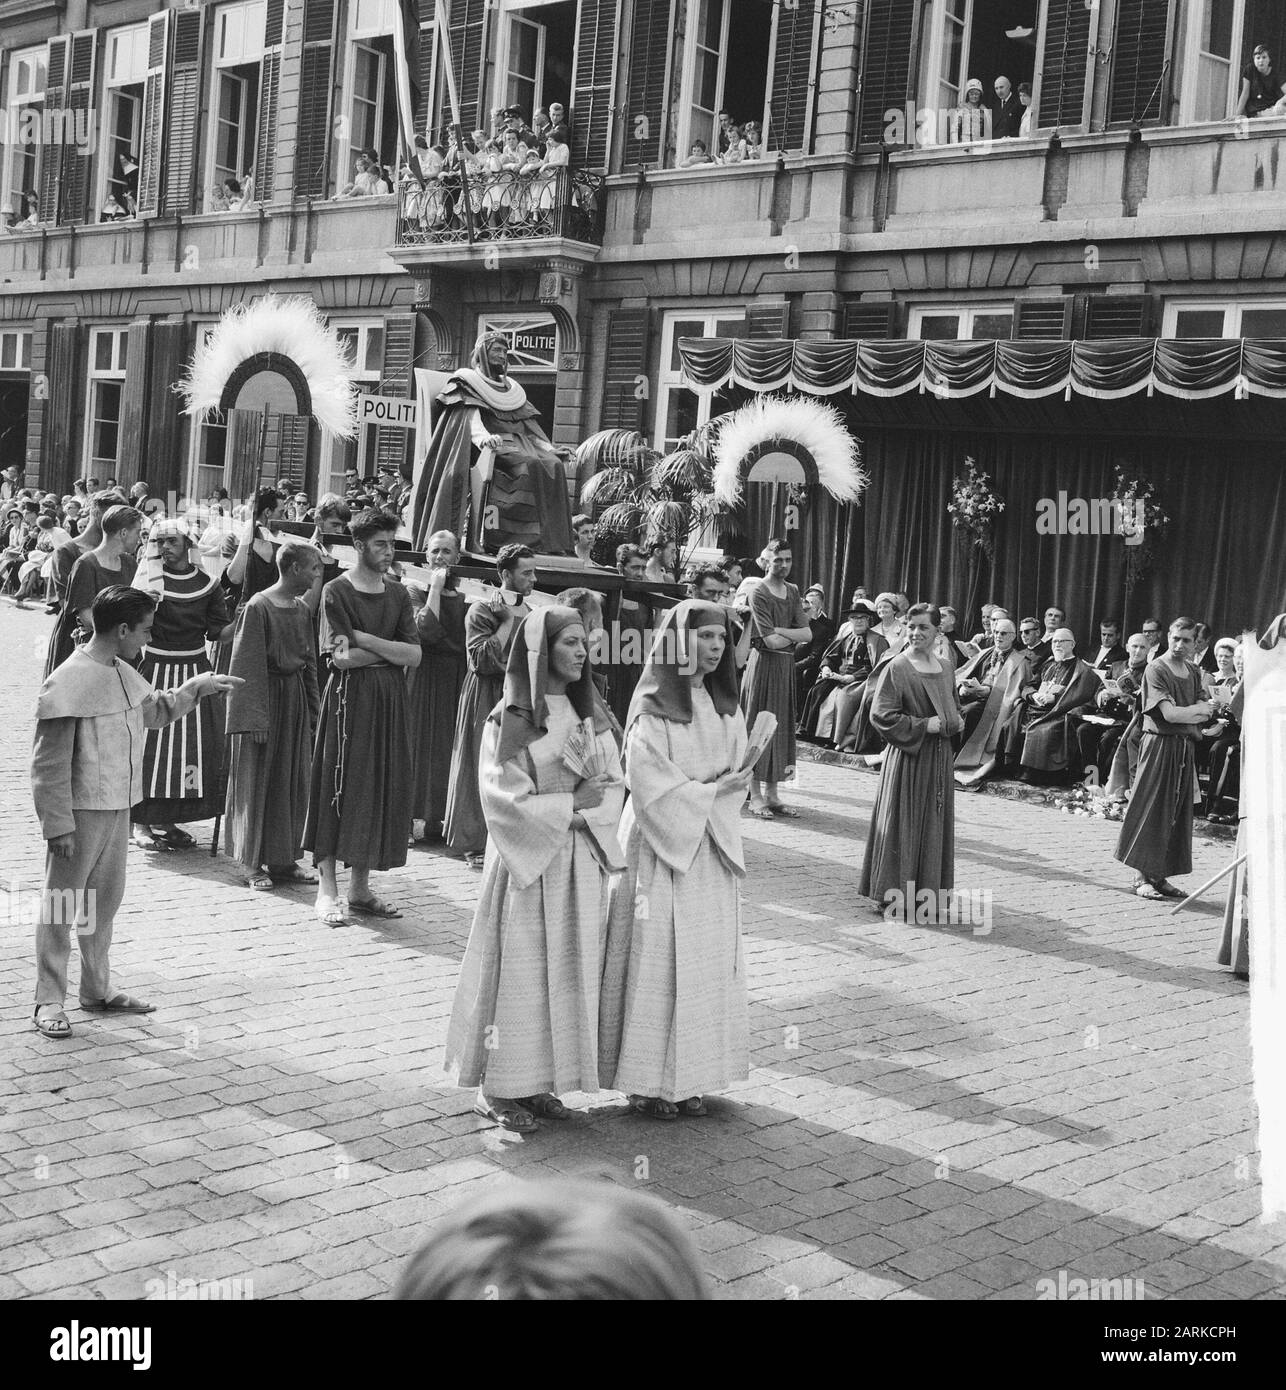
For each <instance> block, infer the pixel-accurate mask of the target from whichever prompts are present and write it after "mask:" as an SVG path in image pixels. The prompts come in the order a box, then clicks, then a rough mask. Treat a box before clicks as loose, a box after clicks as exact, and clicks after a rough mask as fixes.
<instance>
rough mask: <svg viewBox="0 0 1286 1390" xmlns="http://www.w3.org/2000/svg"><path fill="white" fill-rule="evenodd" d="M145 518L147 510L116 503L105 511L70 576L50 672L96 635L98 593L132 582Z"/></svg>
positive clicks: (54, 643)
mask: <svg viewBox="0 0 1286 1390" xmlns="http://www.w3.org/2000/svg"><path fill="white" fill-rule="evenodd" d="M143 520H144V518H143V513H142V512H136V511H135V510H134V508H133V507H123V506H113V507H108V509H107V510H106V511H105V512H104V513H103V517H102V520H101V522H100V523H99V532H100V534H99V541H98V544H97V545H96V546H95V547H94V548H93V550H89V551H86V552H85V554H83V555H82V556H81V557H80V558H79V559H78V560H77V561H76V563H75V564H74V565H73V566H72V570H71V575H70V577H69V578H68V580H67V597H66V599H65V600H64V602H63V611H62V612H61V613H60V614H59V615H58V622H57V624H56V625H55V627H54V635H53V638H52V639H51V647H50V653H49V660H50V661H51V662H53V666H49V667H47V668H46V672H45V674H46V675H48V674H50V673H51V672H52V671H53V669H54V666H57V665H58V664H59V663H61V662H63V661H66V659H67V658H68V657H69V656H70V655H71V654H72V652H73V651H75V650H76V645H77V643H78V642H83V641H86V640H88V638H89V637H90V636H91V635H92V633H93V622H92V619H91V618H90V608H91V606H92V604H93V602H94V598H95V596H96V595H98V594H100V593H102V591H103V590H104V589H108V588H111V587H112V586H113V585H115V584H124V585H126V586H128V585H130V584H132V583H133V582H134V573H135V571H136V570H137V568H138V563H137V561H136V560H135V558H134V557H135V554H136V552H137V551H138V542H139V537H140V536H141V535H142V534H143Z"/></svg>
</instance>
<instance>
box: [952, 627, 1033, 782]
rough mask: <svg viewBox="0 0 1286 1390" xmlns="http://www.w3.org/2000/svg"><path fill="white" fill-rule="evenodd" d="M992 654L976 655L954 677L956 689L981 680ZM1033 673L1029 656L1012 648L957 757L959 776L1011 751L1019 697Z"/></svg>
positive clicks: (1015, 738) (1028, 653)
mask: <svg viewBox="0 0 1286 1390" xmlns="http://www.w3.org/2000/svg"><path fill="white" fill-rule="evenodd" d="M995 654H996V653H995V652H994V651H993V650H991V649H988V650H987V651H983V652H979V653H978V655H977V656H976V657H974V659H973V660H972V661H970V662H968V663H967V664H966V665H964V666H962V667H961V668H960V669H959V670H958V671H957V672H956V673H955V683H956V685H957V686H958V685H959V684H960V683H961V682H962V681H965V680H968V679H971V678H972V679H982V678H983V677H982V676H980V675H979V673H980V672H987V671H989V670H990V669H991V662H992V658H993V656H994V655H995ZM1034 670H1035V665H1034V658H1033V656H1032V653H1031V652H1029V651H1023V650H1021V649H1020V648H1018V647H1016V646H1015V647H1012V648H1011V649H1010V651H1009V654H1008V655H1007V656H1006V657H1005V658H1004V660H1003V661H1001V662H1000V665H999V668H998V669H997V670H995V674H994V677H993V678H992V681H991V689H990V690H989V691H988V693H987V697H986V700H985V701H984V702H983V706H982V710H981V713H980V715H979V717H978V722H977V723H976V724H975V725H974V728H973V732H972V733H971V734H970V736H969V738H968V740H967V741H966V742H965V745H964V747H963V748H961V750H960V752H959V753H957V754H956V770H957V771H958V772H968V771H972V770H974V769H976V768H979V767H981V766H982V764H983V763H985V762H987V761H988V760H989V759H991V758H993V757H994V758H996V759H997V760H999V759H1000V758H1001V757H1003V756H1004V754H1005V753H1006V752H1007V751H1012V749H1013V748H1014V745H1015V743H1016V742H1017V739H1018V731H1019V723H1020V720H1021V718H1022V705H1021V704H1020V703H1019V696H1020V695H1021V694H1022V692H1023V689H1024V688H1025V687H1026V686H1027V685H1028V684H1029V682H1030V681H1031V678H1032V673H1033V671H1034ZM962 727H963V726H962Z"/></svg>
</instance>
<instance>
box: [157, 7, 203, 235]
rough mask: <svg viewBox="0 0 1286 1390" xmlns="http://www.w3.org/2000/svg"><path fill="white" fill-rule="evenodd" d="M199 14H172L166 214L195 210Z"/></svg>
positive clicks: (183, 11) (166, 151) (199, 100)
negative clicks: (172, 40)
mask: <svg viewBox="0 0 1286 1390" xmlns="http://www.w3.org/2000/svg"><path fill="white" fill-rule="evenodd" d="M202 14H203V11H201V10H175V11H174V19H173V21H172V24H171V28H172V31H173V35H174V47H173V49H172V50H171V53H170V72H169V89H170V90H169V99H168V102H167V111H166V117H165V199H164V207H165V211H166V212H183V213H187V212H192V211H193V210H194V208H195V206H196V145H197V122H198V119H199V115H200V107H201V19H202Z"/></svg>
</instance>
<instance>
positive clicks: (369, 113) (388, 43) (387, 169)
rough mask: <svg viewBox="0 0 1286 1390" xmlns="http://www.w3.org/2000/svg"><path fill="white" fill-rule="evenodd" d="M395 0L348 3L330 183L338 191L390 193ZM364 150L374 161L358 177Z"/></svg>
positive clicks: (396, 138) (395, 128)
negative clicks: (336, 157)
mask: <svg viewBox="0 0 1286 1390" xmlns="http://www.w3.org/2000/svg"><path fill="white" fill-rule="evenodd" d="M396 4H397V0H353V3H352V4H351V5H350V6H349V9H348V43H347V53H346V55H345V68H344V74H345V76H344V88H343V95H342V97H341V98H340V101H341V105H340V111H341V117H340V121H339V126H338V130H339V135H340V147H339V160H338V163H337V165H336V168H335V187H334V192H335V193H336V194H337V195H339V196H347V197H353V196H369V195H372V194H376V193H378V192H380V191H385V192H389V193H391V192H392V191H393V189H394V187H395V180H396V176H397V169H398V154H399V146H400V129H399V125H398V113H397V76H396V71H395V67H394V61H393V28H394V15H393V11H394V7H395V5H396ZM364 153H367V154H373V155H374V159H373V161H372V163H373V166H374V167H372V168H371V169H370V170H369V171H366V172H365V173H363V174H362V176H361V178H360V179H359V177H358V175H359V170H358V164H359V161H360V158H361V156H362V155H363V154H364ZM381 180H384V182H381Z"/></svg>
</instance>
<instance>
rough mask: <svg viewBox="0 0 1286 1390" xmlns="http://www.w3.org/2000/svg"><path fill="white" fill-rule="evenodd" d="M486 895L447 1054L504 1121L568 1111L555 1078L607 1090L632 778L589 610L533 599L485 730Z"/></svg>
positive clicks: (515, 1126) (482, 1107)
mask: <svg viewBox="0 0 1286 1390" xmlns="http://www.w3.org/2000/svg"><path fill="white" fill-rule="evenodd" d="M478 785H479V792H480V794H481V798H482V810H483V814H484V815H485V817H486V822H487V837H488V838H487V855H486V862H485V865H484V868H483V879H482V894H481V897H480V898H479V900H478V907H477V910H476V912H475V913H474V916H473V926H472V927H471V928H470V931H469V944H468V945H467V946H466V947H465V952H464V960H463V961H462V962H461V966H460V980H459V983H458V984H457V985H456V991H455V1004H454V1006H453V1008H452V1011H451V1024H450V1027H449V1028H448V1030H447V1047H446V1064H447V1067H448V1070H449V1071H451V1072H452V1073H453V1074H454V1075H455V1077H456V1082H457V1084H458V1085H460V1086H477V1087H479V1091H478V1099H477V1102H476V1104H475V1106H474V1108H475V1110H476V1111H477V1112H478V1113H479V1114H480V1115H485V1116H486V1117H487V1118H488V1119H491V1120H494V1121H495V1122H496V1123H497V1124H499V1125H500V1126H501V1127H502V1128H504V1129H509V1130H517V1131H520V1132H521V1131H527V1130H532V1129H535V1128H536V1117H537V1116H541V1117H543V1118H548V1119H555V1120H561V1119H565V1118H566V1117H567V1115H568V1110H567V1107H566V1106H565V1105H564V1104H563V1103H562V1101H560V1100H559V1099H558V1093H559V1092H566V1091H593V1090H596V1089H597V1088H598V1084H599V1082H598V1076H599V1058H598V1017H599V980H600V975H601V967H602V941H603V933H604V930H605V925H606V922H607V912H608V903H609V897H608V888H609V880H610V877H611V873H612V872H613V871H619V870H620V869H621V868H622V867H623V861H622V858H621V852H620V846H619V845H618V844H617V841H616V834H615V829H616V824H617V822H618V821H619V819H620V813H621V801H622V797H623V794H624V779H623V775H622V772H621V762H620V755H619V753H618V751H617V747H616V739H615V738H614V736H613V734H612V728H611V723H610V721H609V719H608V716H607V711H606V709H605V707H604V706H603V702H602V700H601V698H600V697H599V695H598V692H597V691H596V690H595V688H594V683H593V680H592V679H591V668H590V662H589V647H588V637H587V634H586V631H585V626H584V623H583V620H582V618H581V615H580V614H579V613H578V612H577V611H576V610H575V609H574V608H564V607H562V606H560V605H557V604H555V605H551V606H549V607H544V608H538V609H537V610H536V611H535V612H534V613H532V614H530V615H529V616H528V617H527V618H526V619H525V621H524V622H523V625H522V627H521V629H520V630H519V632H518V634H517V636H516V637H515V639H514V643H513V646H512V648H511V649H510V652H509V661H508V665H507V668H506V671H505V685H504V694H503V696H502V697H501V700H500V703H499V704H497V705H496V707H495V709H493V710H492V711H491V715H490V717H489V718H488V720H487V723H486V725H485V727H484V729H483V735H482V752H481V759H480V766H479V774H478Z"/></svg>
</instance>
